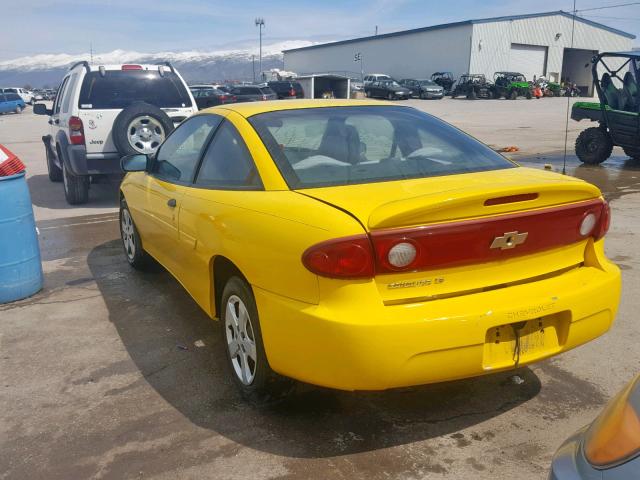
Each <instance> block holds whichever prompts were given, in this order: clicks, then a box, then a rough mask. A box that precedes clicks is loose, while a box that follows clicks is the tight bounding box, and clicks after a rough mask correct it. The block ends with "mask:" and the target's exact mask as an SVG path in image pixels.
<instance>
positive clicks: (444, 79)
mask: <svg viewBox="0 0 640 480" xmlns="http://www.w3.org/2000/svg"><path fill="white" fill-rule="evenodd" d="M431 81H432V82H435V83H437V84H438V85H440V86H441V87H442V88H443V89H444V94H445V95H449V94H450V93H451V90H453V84H454V83H455V81H456V80H455V79H454V78H453V74H452V73H451V72H435V73H434V74H432V75H431Z"/></svg>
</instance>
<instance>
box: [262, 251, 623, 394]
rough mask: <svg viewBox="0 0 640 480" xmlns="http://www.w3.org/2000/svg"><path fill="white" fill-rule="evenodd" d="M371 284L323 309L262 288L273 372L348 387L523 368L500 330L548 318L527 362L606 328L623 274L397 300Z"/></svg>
mask: <svg viewBox="0 0 640 480" xmlns="http://www.w3.org/2000/svg"><path fill="white" fill-rule="evenodd" d="M369 286H370V285H368V284H367V282H363V283H359V284H355V285H348V286H345V288H341V289H339V290H340V291H338V292H334V293H333V295H332V300H331V301H330V302H322V301H321V302H320V304H319V305H311V304H307V303H303V302H299V301H296V300H292V299H290V298H286V297H283V296H280V295H277V294H274V293H272V292H269V291H266V290H263V289H261V288H258V287H255V286H254V294H255V296H256V302H257V306H258V311H259V313H260V324H261V329H262V336H263V339H264V343H265V350H266V353H267V358H268V360H269V364H270V366H271V368H272V369H273V370H275V371H276V372H278V373H280V374H282V375H285V376H289V377H292V378H295V379H298V380H301V381H304V382H308V383H312V384H317V385H322V386H326V387H332V388H337V389H343V390H384V389H388V388H395V387H404V386H411V385H420V384H426V383H433V382H440V381H448V380H454V379H459V378H465V377H471V376H477V375H482V374H485V373H490V372H494V371H500V370H508V369H511V368H514V367H515V360H514V357H513V355H512V345H514V344H515V342H511V343H509V342H508V341H506V340H505V342H503V343H502V344H499V345H497V346H495V347H494V345H493V343H495V342H494V340H495V336H494V335H495V331H496V327H500V328H502V329H503V330H502V331H503V335H508V332H509V331H511V328H510V326H511V324H517V323H518V322H522V321H533V322H535V323H532V324H531V325H532V328H537V327H536V325H537V323H538V322H539V320H538V319H540V322H544V325H543V328H542V329H544V331H545V333H543V335H544V337H543V338H544V341H543V342H542V344H540V345H538V346H537V347H536V346H535V345H533V344H532V347H525V351H524V352H523V354H521V356H520V361H519V365H526V364H529V363H532V362H536V361H539V360H542V359H544V358H547V357H550V356H553V355H556V354H558V353H561V352H564V351H567V350H570V349H572V348H574V347H577V346H578V345H581V344H583V343H586V342H588V341H590V340H592V339H594V338H596V337H598V336H600V335H602V334H603V333H605V332H606V331H607V330H608V329H609V328H610V326H611V324H612V322H613V319H614V317H615V314H616V310H617V306H618V302H619V297H620V271H619V269H618V268H617V267H616V266H615V265H613V264H612V263H609V262H608V261H606V260H605V261H604V262H600V265H599V266H598V267H595V266H591V267H588V266H583V267H579V268H575V269H573V270H570V271H567V272H565V273H562V274H560V275H558V276H554V277H550V278H546V279H544V280H539V281H535V282H531V283H525V284H520V285H514V286H510V287H506V288H501V289H496V290H490V291H486V292H480V293H474V294H468V295H461V296H458V297H451V298H445V299H439V300H432V301H426V302H420V303H408V304H402V305H392V306H391V305H384V304H383V303H382V302H381V301H380V298H379V296H376V297H374V296H373V290H369V289H368V287H369ZM371 288H372V289H374V290H375V287H374V286H371ZM357 292H371V293H370V297H369V296H367V295H358V294H357ZM527 325H529V324H527ZM527 328H529V327H528V326H527ZM542 329H541V330H542ZM536 332H537V331H536ZM534 334H535V335H538V334H537V333H534ZM534 334H532V335H534ZM504 338H507V337H504ZM531 338H534V337H531ZM535 338H539V336H538V337H535ZM547 339H548V340H547ZM523 341H524V340H523ZM527 341H528V340H527ZM536 341H539V340H536ZM532 342H533V340H532ZM521 344H522V341H521ZM527 348H529V350H527ZM500 349H502V350H500Z"/></svg>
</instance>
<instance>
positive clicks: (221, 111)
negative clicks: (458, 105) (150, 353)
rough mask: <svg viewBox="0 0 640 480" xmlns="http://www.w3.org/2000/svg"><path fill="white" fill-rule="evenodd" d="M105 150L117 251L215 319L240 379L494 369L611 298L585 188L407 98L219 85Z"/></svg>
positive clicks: (524, 355)
mask: <svg viewBox="0 0 640 480" xmlns="http://www.w3.org/2000/svg"><path fill="white" fill-rule="evenodd" d="M122 165H123V169H124V170H125V171H127V172H128V174H127V175H126V177H125V179H124V181H123V182H122V186H121V192H120V194H121V209H120V218H121V222H120V223H121V233H122V239H123V244H124V249H125V253H126V256H127V260H128V261H129V263H130V264H131V265H132V266H133V267H136V268H138V267H144V265H145V263H146V262H147V261H148V260H149V258H150V257H152V258H153V259H155V260H156V261H158V262H159V263H161V264H162V265H163V266H164V267H165V268H166V269H167V270H168V271H169V272H171V273H172V274H173V276H175V278H176V279H177V280H178V281H179V282H180V283H181V284H182V285H183V286H184V288H185V289H186V290H187V291H188V292H189V294H190V295H191V296H192V297H193V299H194V300H195V301H196V302H197V303H198V305H200V307H201V308H202V309H203V310H204V311H205V312H206V313H207V314H208V315H209V316H211V317H212V318H216V319H219V321H220V324H221V328H222V330H223V332H224V333H223V335H224V338H225V339H226V346H227V356H228V360H229V366H230V371H231V374H232V377H233V379H234V381H235V383H236V384H237V385H238V387H239V388H240V389H241V391H242V392H243V393H245V394H247V395H249V396H262V395H265V394H270V393H272V392H273V391H277V390H279V389H281V388H283V386H284V385H286V384H287V381H285V380H284V379H285V378H290V379H291V378H292V379H297V380H301V381H304V382H309V383H313V384H317V385H323V386H326V387H332V388H337V389H344V390H379V389H388V388H394V387H403V386H410V385H418V384H424V383H430V382H439V381H444V380H452V379H458V378H464V377H470V376H475V375H481V374H484V373H488V372H493V371H498V370H506V369H513V368H515V367H517V366H519V365H526V364H529V363H531V362H536V361H538V360H541V359H544V358H547V357H550V356H552V355H556V354H558V353H561V352H564V351H566V350H569V349H571V348H574V347H576V346H578V345H581V344H583V343H585V342H588V341H590V340H593V339H594V338H596V337H598V336H599V335H602V334H603V333H605V332H606V331H607V330H608V329H609V328H610V327H611V325H612V323H613V320H614V317H615V314H616V309H617V307H618V302H619V296H620V272H619V270H618V268H617V267H616V266H615V265H614V264H613V263H611V262H610V261H609V260H607V258H606V257H605V255H604V238H603V237H604V236H605V234H606V232H607V229H608V227H609V208H608V205H607V203H606V202H605V201H604V200H603V198H602V195H601V193H600V191H599V190H598V189H597V188H596V187H595V186H593V185H590V184H588V183H585V182H583V181H581V180H578V179H575V178H572V177H568V176H562V175H558V174H555V173H551V172H546V171H541V170H535V169H529V168H524V167H520V166H518V165H516V164H514V163H512V162H511V161H509V160H507V159H505V158H504V157H502V156H500V155H498V154H497V153H495V152H494V151H493V150H491V149H490V148H488V147H486V146H485V145H483V144H481V143H480V142H478V141H477V140H475V139H473V138H471V137H469V136H468V135H466V134H464V133H463V132H461V131H459V130H458V129H456V128H454V127H452V126H450V125H448V124H446V123H444V122H442V121H440V120H438V119H437V118H435V117H433V116H430V115H428V114H426V113H423V112H420V111H417V110H415V109H413V108H409V107H404V106H397V105H392V104H388V103H382V102H374V101H338V100H327V101H324V100H314V101H305V100H300V101H295V100H294V101H287V102H256V103H244V104H237V105H224V106H220V107H215V108H212V109H209V110H203V111H202V112H200V113H199V114H198V115H195V116H193V117H191V118H189V119H188V120H186V121H185V122H183V123H182V124H181V125H180V126H179V127H178V128H177V129H176V130H175V131H174V132H173V133H172V134H171V135H170V136H169V137H168V138H167V139H166V141H165V142H164V143H163V145H161V147H160V148H159V149H158V151H157V152H156V154H155V155H154V156H149V157H147V156H144V155H134V156H129V157H125V158H124V159H123V162H122Z"/></svg>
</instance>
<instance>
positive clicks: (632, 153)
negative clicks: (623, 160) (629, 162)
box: [622, 147, 640, 160]
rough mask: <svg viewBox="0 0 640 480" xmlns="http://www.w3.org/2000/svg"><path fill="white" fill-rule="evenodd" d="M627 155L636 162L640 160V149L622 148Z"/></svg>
mask: <svg viewBox="0 0 640 480" xmlns="http://www.w3.org/2000/svg"><path fill="white" fill-rule="evenodd" d="M622 150H624V153H625V155H628V156H629V157H631V158H633V159H634V160H640V147H637V148H632V147H622Z"/></svg>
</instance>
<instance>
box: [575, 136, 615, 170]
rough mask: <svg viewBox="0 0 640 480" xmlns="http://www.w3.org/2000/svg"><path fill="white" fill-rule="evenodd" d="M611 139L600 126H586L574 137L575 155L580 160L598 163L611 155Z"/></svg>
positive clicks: (592, 163)
mask: <svg viewBox="0 0 640 480" xmlns="http://www.w3.org/2000/svg"><path fill="white" fill-rule="evenodd" d="M612 150H613V141H612V140H611V137H610V136H609V134H608V133H607V131H606V130H604V129H603V128H600V127H591V128H587V129H586V130H584V131H583V132H581V133H580V135H578V138H577V139H576V155H577V156H578V158H579V159H580V161H581V162H584V163H586V164H589V165H598V164H599V163H602V162H604V161H605V160H606V159H607V158H609V157H610V156H611V151H612Z"/></svg>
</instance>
